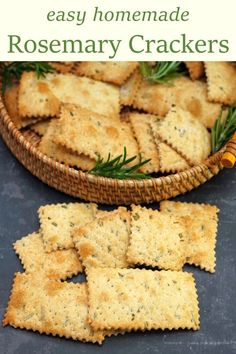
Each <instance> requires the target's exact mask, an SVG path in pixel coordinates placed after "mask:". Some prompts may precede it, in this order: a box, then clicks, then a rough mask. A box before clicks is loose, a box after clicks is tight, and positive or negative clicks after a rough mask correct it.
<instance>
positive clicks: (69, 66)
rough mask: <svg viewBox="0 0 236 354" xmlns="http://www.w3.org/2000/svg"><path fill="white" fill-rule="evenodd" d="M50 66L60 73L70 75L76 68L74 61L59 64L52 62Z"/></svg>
mask: <svg viewBox="0 0 236 354" xmlns="http://www.w3.org/2000/svg"><path fill="white" fill-rule="evenodd" d="M49 64H50V65H51V66H52V67H53V68H54V69H55V70H56V71H57V72H59V73H62V74H67V73H70V72H71V71H72V70H73V68H74V66H75V62H73V61H70V62H69V61H64V62H58V61H51V62H49Z"/></svg>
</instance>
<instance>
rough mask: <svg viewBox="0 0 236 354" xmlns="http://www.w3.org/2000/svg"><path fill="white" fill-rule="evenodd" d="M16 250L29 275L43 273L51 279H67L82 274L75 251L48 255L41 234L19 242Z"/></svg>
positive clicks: (70, 250) (15, 247)
mask: <svg viewBox="0 0 236 354" xmlns="http://www.w3.org/2000/svg"><path fill="white" fill-rule="evenodd" d="M14 250H15V252H16V254H17V255H18V256H19V258H20V260H21V263H22V265H23V268H24V269H25V271H26V272H27V273H37V274H38V273H42V274H43V275H45V276H46V277H48V278H50V279H66V278H68V277H72V275H76V274H78V273H80V272H82V265H81V262H80V260H79V257H78V254H77V252H76V250H75V249H69V250H59V251H54V252H51V253H46V252H45V249H44V246H43V240H42V236H41V234H40V232H34V233H32V234H30V235H28V236H25V237H23V238H22V239H20V240H17V241H16V242H15V243H14Z"/></svg>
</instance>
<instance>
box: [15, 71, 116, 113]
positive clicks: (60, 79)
mask: <svg viewBox="0 0 236 354" xmlns="http://www.w3.org/2000/svg"><path fill="white" fill-rule="evenodd" d="M63 103H71V104H78V105H80V106H82V107H84V108H89V109H91V110H92V111H94V112H97V113H99V114H104V115H107V116H112V117H113V116H118V115H119V111H120V105H119V89H118V87H115V86H113V85H111V84H107V83H104V82H100V81H95V80H92V79H88V78H87V77H78V76H76V75H73V74H46V75H45V77H44V78H41V79H39V80H38V79H37V77H36V75H35V73H34V72H25V73H23V75H22V77H21V81H20V90H19V112H20V115H21V116H23V117H31V116H42V115H45V116H58V115H59V113H60V107H61V104H63Z"/></svg>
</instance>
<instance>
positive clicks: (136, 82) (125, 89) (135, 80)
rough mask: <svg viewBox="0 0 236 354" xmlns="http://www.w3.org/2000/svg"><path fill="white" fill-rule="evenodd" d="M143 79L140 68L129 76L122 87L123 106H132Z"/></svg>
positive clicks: (121, 99) (121, 102) (121, 100)
mask: <svg viewBox="0 0 236 354" xmlns="http://www.w3.org/2000/svg"><path fill="white" fill-rule="evenodd" d="M141 81H142V75H141V74H140V70H139V68H138V69H136V70H135V71H134V73H133V74H132V75H131V76H130V77H129V78H128V80H127V81H126V82H125V83H124V84H123V85H122V86H121V87H120V104H121V105H123V106H131V105H132V104H133V102H134V97H135V95H136V93H137V91H138V88H139V86H140V84H141Z"/></svg>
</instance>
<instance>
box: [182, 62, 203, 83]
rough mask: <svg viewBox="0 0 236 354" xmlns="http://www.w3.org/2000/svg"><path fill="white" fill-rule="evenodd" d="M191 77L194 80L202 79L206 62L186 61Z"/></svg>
mask: <svg viewBox="0 0 236 354" xmlns="http://www.w3.org/2000/svg"><path fill="white" fill-rule="evenodd" d="M184 63H185V65H186V66H187V69H188V72H189V75H190V77H191V79H192V80H197V79H200V78H201V77H202V76H203V74H204V62H203V61H185V62H184Z"/></svg>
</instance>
